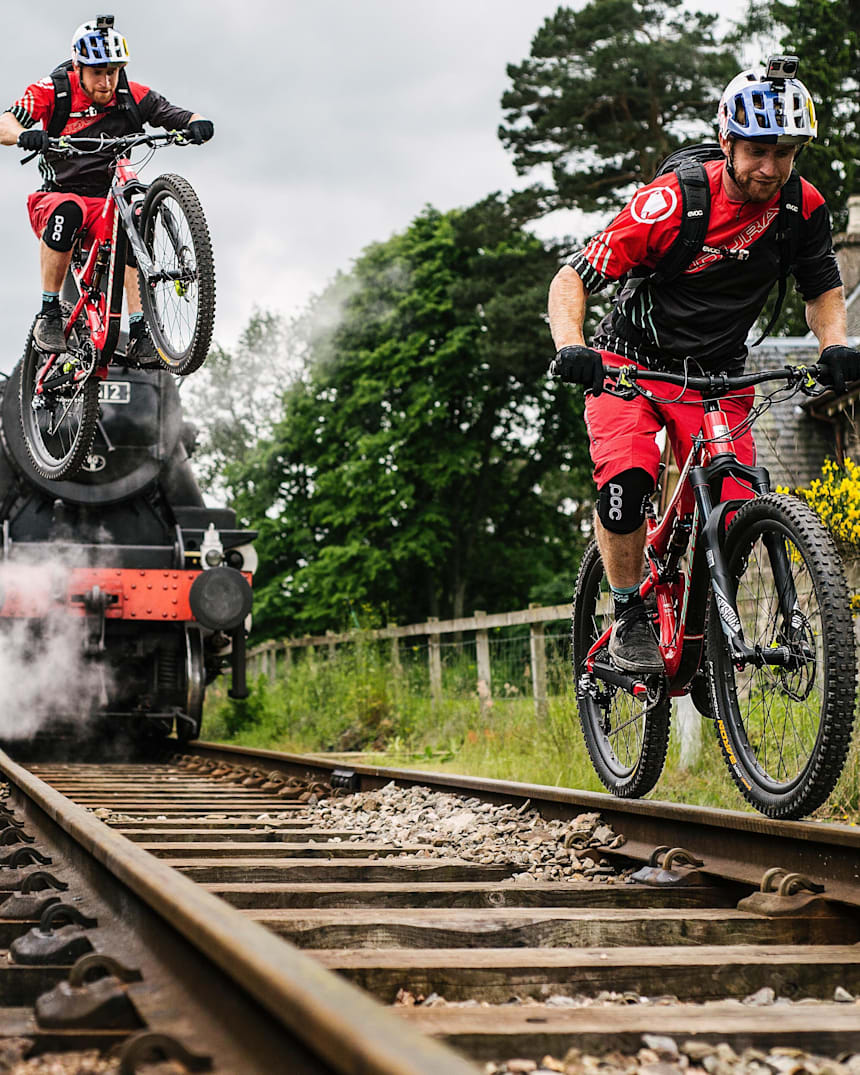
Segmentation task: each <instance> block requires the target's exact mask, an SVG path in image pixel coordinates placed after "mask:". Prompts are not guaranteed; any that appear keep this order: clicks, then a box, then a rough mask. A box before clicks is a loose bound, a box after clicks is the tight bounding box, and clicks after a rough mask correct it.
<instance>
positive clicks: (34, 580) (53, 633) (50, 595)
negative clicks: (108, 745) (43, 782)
mask: <svg viewBox="0 0 860 1075" xmlns="http://www.w3.org/2000/svg"><path fill="white" fill-rule="evenodd" d="M0 588H2V590H3V595H2V596H3V605H2V608H0V740H4V741H13V740H22V739H29V738H31V737H32V736H33V735H35V734H36V733H37V732H39V731H40V730H42V729H44V728H45V727H46V726H48V725H51V724H53V723H54V722H58V723H59V722H62V723H63V724H66V725H67V724H69V723H74V724H81V725H83V724H85V723H87V722H90V721H91V720H92V718H93V716H94V715H95V714H96V713H97V711H98V710H100V709H101V708H102V707H103V706H104V705H105V703H106V702H107V699H108V694H109V692H110V678H109V677H110V671H109V669H108V668H107V666H106V665H105V663H104V661H103V660H102V659H99V658H98V657H94V658H91V657H88V656H87V650H88V648H89V646H90V642H91V638H90V631H91V628H92V624H93V622H94V621H93V618H92V617H87V616H82V615H80V614H79V613H78V612H77V611H74V610H72V609H71V607H70V605H69V603H68V600H67V595H68V593H69V565H68V564H66V563H64V562H63V560H62V559H61V558H58V559H56V560H52V561H51V562H49V563H46V562H44V561H42V562H40V563H39V564H38V565H30V564H23V563H21V564H19V563H16V562H14V561H13V562H9V561H7V562H6V563H5V564H3V565H2V567H0ZM35 609H38V610H39V611H40V612H43V613H44V614H43V615H40V616H39V617H38V618H30V617H27V618H24V617H17V616H14V615H11V614H12V613H14V612H15V611H32V610H35Z"/></svg>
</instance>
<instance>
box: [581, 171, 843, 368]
mask: <svg viewBox="0 0 860 1075" xmlns="http://www.w3.org/2000/svg"><path fill="white" fill-rule="evenodd" d="M723 167H724V164H723V162H722V161H719V160H715V161H708V162H707V163H706V164H705V170H706V173H707V176H708V182H709V186H710V191H711V211H710V218H709V221H708V231H707V235H706V236H705V243H704V246H703V249H702V252H701V253H700V254H698V256H697V257H696V258H694V260H693V261H692V262H691V264H690V265H689V266H688V268H687V269H686V270H685V271H684V272H683V273H681V274H680V275H679V276H676V277H674V278H673V279H671V280H666V281H662V282H658V281H657V280H654V279H650V278H648V277H646V278H645V279H644V280H643V279H642V278H641V277H639V278H634V277H627V274H628V273H631V272H632V271H633V270H636V269H640V268H644V269H653V268H654V267H655V266H656V264H657V262H658V261H659V260H660V258H661V257H662V256H663V255H664V254H665V253H666V251H667V250H668V249H669V247H670V246H671V245H672V242H673V240H674V239H675V238H676V236H677V234H678V230H679V228H680V222H681V191H680V186H679V183H678V178H677V176H676V175H675V174H674V173H672V172H670V173H668V174H666V175H662V176H659V177H658V178H657V179H655V180H654V181H653V182H651V183H649V184H648V185H647V186H645V187H642V188H641V189H640V190H638V191H637V192H636V194H635V195H634V196H633V198H632V199H631V200H630V202H628V204H627V205H626V206H625V207H624V209H622V210H621V212H620V213H619V214H618V216H617V217H616V218H615V219H614V220H613V221H612V223H611V224H610V225H609V226H608V227H607V228H605V229H604V230H603V231H601V232H600V233H599V234H598V235H596V236H595V237H594V238H593V239H591V240H590V241H589V242H588V243H587V244H586V245H585V247H584V248H583V249H582V250H579V251H577V252H576V253H574V254H573V256H572V257H571V258H570V259H569V261H568V264H569V265H570V266H571V268H573V269H574V270H575V271H576V273H577V274H578V275H579V276H580V277H581V279H582V282H583V285H584V286H585V289H586V290H587V291H589V292H594V291H598V290H600V289H601V288H603V287H605V286H606V285H608V284H609V283H611V282H613V281H618V280H621V279H622V278H626V279H625V280H624V282H623V284H622V286H621V288H620V289H619V290H618V292H617V294H616V295H615V299H614V301H613V305H612V309H611V310H610V312H609V313H608V314H607V315H606V317H605V318H604V319H603V321H602V322H601V323H600V325H599V326H598V328H597V331H596V333H595V335H594V339H593V344H594V346H595V347H598V348H601V349H604V350H607V351H613V352H615V353H616V354H620V355H623V356H625V357H626V358H630V359H633V360H634V361H636V362H640V363H642V365H645V366H650V367H651V368H656V369H660V368H662V369H677V368H679V367H681V366H682V364H683V361H684V359H686V358H691V359H693V360H694V361H695V362H696V363H697V364H698V365H699V366H701V367H702V368H703V369H706V370H711V371H719V370H727V369H732V368H737V367H738V366H739V365H741V364H742V363H743V361H744V359H745V358H746V355H747V348H746V339H747V335H748V334H749V331H750V329H751V328H752V326H753V324H754V322H755V320H756V318H757V317H758V316H759V314H760V313H761V311H762V308H763V307H764V304H765V301H766V299H767V296H768V293H769V292H770V289H771V287H772V286H773V284H774V283H775V282H776V281H777V280H778V279H779V268H780V265H779V255H780V244H779V241H778V239H777V216H778V213H779V199H780V195H779V192H778V191H777V193H776V194H775V195H774V196H773V198H772V199H771V200H770V201H768V202H756V203H754V202H736V201H732V200H731V199H730V198H729V196H728V194H727V193H726V192H725V190H724V189H723V183H722V175H723ZM801 191H802V203H803V204H802V206H801V207H800V208H801V213H800V215H801V228H800V240H799V243H798V247H797V253H796V256H795V258H794V264H793V265H792V266H791V272H792V275H793V276H794V278H795V283H796V285H797V288H798V290H799V291H800V294H801V295H802V297H803V299H804V300H805V301H809V300H811V299H814V298H816V297H817V296H818V295H821V294H823V293H824V292H825V291H829V290H831V289H832V288H835V287H839V286H840V284H841V282H842V281H841V278H840V275H839V268H838V266H837V263H836V256H835V254H834V252H833V244H832V241H831V235H830V218H829V215H828V212H827V206H826V205H825V203H824V199H823V198H822V197H821V195H820V194H819V192H818V191H817V190H816V189H815V187H813V186H812V185H811V184H810V183H807V182H806V180H804V179H801Z"/></svg>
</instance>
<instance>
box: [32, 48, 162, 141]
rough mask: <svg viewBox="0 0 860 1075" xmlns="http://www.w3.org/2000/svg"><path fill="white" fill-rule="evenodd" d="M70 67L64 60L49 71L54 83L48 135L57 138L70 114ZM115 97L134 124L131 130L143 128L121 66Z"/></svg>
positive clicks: (67, 61) (69, 62)
mask: <svg viewBox="0 0 860 1075" xmlns="http://www.w3.org/2000/svg"><path fill="white" fill-rule="evenodd" d="M71 69H72V61H71V60H66V62H65V63H61V64H60V65H59V66H58V67H55V68H54V70H53V71H52V72H51V81H52V82H53V83H54V111H53V114H52V115H51V121H50V123H49V124H48V137H49V138H59V137H60V135H61V134H62V133H63V128H64V127H65V126H66V124H67V123H68V121H69V116H70V115H71V114H72V86H71V82H70V80H69V72H70V71H71ZM116 99H117V103H118V104H119V107H120V108H124V109H125V110H126V112H128V114H129V118H130V119H131V121H132V123H133V124H134V126H133V127H132V130H135V131H142V130H143V117H142V116H141V114H140V109H139V108H138V107H137V101H135V99H134V94H133V93H132V92H131V88H130V87H129V84H128V76H127V75H126V73H125V68H124V67H121V68H120V71H119V79H118V80H117V86H116Z"/></svg>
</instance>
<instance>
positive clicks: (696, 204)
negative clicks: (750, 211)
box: [631, 142, 802, 347]
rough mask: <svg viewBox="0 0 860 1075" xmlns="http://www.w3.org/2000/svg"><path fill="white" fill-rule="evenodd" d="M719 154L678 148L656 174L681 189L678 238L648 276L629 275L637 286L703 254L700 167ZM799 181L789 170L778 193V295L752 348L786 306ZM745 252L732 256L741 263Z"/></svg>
mask: <svg viewBox="0 0 860 1075" xmlns="http://www.w3.org/2000/svg"><path fill="white" fill-rule="evenodd" d="M722 158H723V151H722V149H720V146H719V143H718V142H698V143H696V144H695V145H691V146H682V147H681V148H680V149H676V150H675V151H674V153H670V154H669V156H668V157H666V159H665V160H664V161H663V162H662V164H661V165H660V166H659V168H658V169H657V171H656V173H655V175H654V178H655V179H656V178H657V177H658V176H661V175H666V174H667V173H668V172H674V173H675V175H676V176H677V177H678V184H679V186H680V188H681V209H682V213H681V227H680V228H679V230H678V235H677V237H676V239H675V241H674V242H673V243H672V245H671V246H670V247H669V249H668V250H667V251H666V253H665V254H664V255H663V257H662V258H661V259H660V261H659V262H658V263H657V265H655V266H654V268H653V269H652V270H651V271H650V272H647V271H643V272H642V273H641V274H640V273H639V272H636V273H633V274H631V275H633V276H634V277H636V278H637V279H641V280H646V279H647V280H655V281H656V282H657V283H662V282H663V281H664V280H672V279H674V277H676V276H680V274H681V273H682V272H683V271H684V270H685V269H686V268H687V266H688V265H690V264H691V262H692V261H693V260H694V259H695V258H696V257H698V255H699V254H700V253H701V252H702V250H703V249H705V236H706V235H707V233H708V221H709V218H710V213H711V189H710V187H709V186H708V178H707V174H706V173H705V167H704V164H705V161H711V160H721V159H722ZM801 197H802V193H801V187H800V176H799V175H798V174H797V172H796V171H793V170H792V173H791V175H790V176H789V179H788V182H787V183H786V184H785V186H784V187H783V188H782V192H781V194H780V199H779V216H778V217H777V221H776V227H777V236H776V237H777V242H778V243H779V292H778V294H777V298H776V303H775V305H774V308H773V314H772V315H771V319H770V321H769V322H768V326H767V328H766V329H765V330H764V332H763V333H762V334H761V336H760V337H759V338H758V339H757V340H756V342H755V343H754V344H753V347H757V346H758V345H759V344H760V343H761V341H762V340H763V339H764V338H765V336H767V335H768V334H769V333H770V331H771V329H772V328H773V326H774V325H775V324H776V321H777V318H778V317H779V313H780V310H781V309H782V304H783V301H784V300H785V292H786V281H787V279H788V274H789V271H790V269H791V266H792V264H793V263H794V259H795V256H796V253H797V248H798V245H799V242H800V206H801ZM719 252H720V253H721V254H723V255H728V256H732V252H730V251H727V250H723V249H721V250H720V251H719ZM745 253H746V252H745V251H739V252H738V254H737V255H735V256H739V257H743V256H744V255H745Z"/></svg>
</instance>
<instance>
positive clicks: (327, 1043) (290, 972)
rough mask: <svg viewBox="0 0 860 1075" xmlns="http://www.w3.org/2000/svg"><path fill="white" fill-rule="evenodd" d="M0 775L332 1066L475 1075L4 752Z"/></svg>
mask: <svg viewBox="0 0 860 1075" xmlns="http://www.w3.org/2000/svg"><path fill="white" fill-rule="evenodd" d="M0 773H2V774H3V776H4V777H5V778H6V779H7V780H9V781H10V783H12V784H14V785H15V786H16V787H17V788H18V789H19V790H20V791H21V793H22V794H24V795H26V796H27V797H28V798H29V799H30V800H32V801H33V802H34V803H35V804H36V805H37V806H38V807H39V809H41V810H42V811H44V813H45V814H46V815H47V816H48V817H49V818H51V819H52V820H53V821H54V822H55V823H56V824H57V825H58V826H59V827H60V828H61V829H63V830H64V831H65V832H66V833H67V834H68V835H69V836H70V837H72V838H73V839H74V840H75V841H76V842H77V843H78V844H79V845H80V846H81V847H83V848H84V849H85V850H86V851H87V852H88V853H89V854H90V855H91V856H92V857H93V858H94V859H96V860H97V861H98V862H100V863H101V864H102V865H103V866H104V867H105V868H107V869H108V870H109V871H110V873H111V874H112V875H113V876H114V877H116V878H117V879H118V880H120V881H121V882H122V883H123V884H124V885H126V886H127V888H129V889H130V890H131V891H132V892H134V893H135V895H137V896H138V897H139V898H140V899H142V900H143V901H144V902H145V903H146V904H147V905H148V906H149V907H150V908H151V909H152V910H154V911H155V912H156V913H157V914H159V915H160V916H161V917H162V918H164V919H165V920H166V921H168V922H169V923H170V925H171V926H172V927H173V928H174V929H175V930H177V931H178V932H179V933H181V934H182V935H183V936H184V937H185V938H186V939H187V940H188V941H190V942H191V943H192V945H193V946H194V947H195V948H196V949H197V950H198V951H200V952H202V953H203V954H204V955H205V956H206V957H207V958H208V959H210V960H211V961H212V962H214V963H215V964H216V965H217V966H218V967H219V968H221V970H222V971H224V972H225V973H226V974H228V975H229V976H230V978H231V979H232V980H234V981H236V982H237V983H238V984H239V985H241V987H242V988H243V989H244V990H245V991H246V992H247V993H249V994H250V995H251V996H252V997H253V998H254V1000H255V1001H256V1003H257V1004H258V1005H260V1006H261V1007H263V1008H264V1009H265V1010H266V1011H268V1013H269V1014H270V1015H271V1016H272V1017H274V1018H275V1019H276V1020H278V1021H279V1022H280V1023H281V1024H282V1025H283V1026H284V1027H285V1028H286V1029H287V1030H288V1031H289V1032H290V1033H291V1034H293V1035H294V1036H295V1037H296V1038H298V1039H299V1040H301V1041H302V1042H304V1043H305V1044H306V1045H307V1046H308V1048H309V1049H310V1050H311V1051H312V1052H313V1053H314V1054H315V1055H318V1056H320V1057H322V1058H323V1059H324V1060H325V1062H326V1063H327V1064H329V1065H330V1067H331V1069H332V1070H333V1071H335V1072H338V1073H343V1075H474V1072H475V1068H474V1067H473V1066H472V1065H471V1064H470V1063H468V1062H467V1061H466V1060H464V1059H463V1058H462V1057H460V1056H458V1055H457V1054H456V1053H454V1052H452V1051H450V1050H449V1049H448V1048H447V1047H446V1046H444V1045H442V1044H440V1043H438V1042H435V1041H433V1040H432V1039H429V1038H427V1037H425V1036H423V1035H421V1034H419V1033H417V1032H415V1031H413V1030H412V1029H411V1028H409V1027H408V1026H406V1025H404V1024H403V1023H402V1021H400V1020H398V1019H397V1018H395V1017H394V1016H393V1015H391V1014H389V1013H388V1012H386V1011H385V1009H384V1007H383V1006H382V1005H380V1004H379V1003H378V1002H376V1001H374V1000H372V999H371V998H370V997H368V996H367V994H365V993H364V992H362V991H361V990H360V989H357V988H356V987H354V986H352V985H350V984H349V983H348V982H346V981H344V980H342V979H340V978H338V977H337V976H336V975H335V974H333V973H331V972H329V971H327V970H325V969H324V968H323V967H322V966H321V965H320V963H319V962H318V961H317V960H315V959H313V958H312V957H310V956H307V955H304V954H303V953H302V952H300V951H299V950H298V949H296V948H294V947H293V946H292V945H290V944H288V943H287V942H285V941H282V940H280V939H279V938H277V937H275V936H273V935H272V933H271V932H270V931H269V930H267V929H265V928H264V927H263V926H260V925H258V924H257V923H255V922H252V921H250V920H248V919H247V918H246V917H245V916H243V915H241V914H240V913H239V912H237V911H236V910H234V909H233V908H231V907H230V906H228V905H227V904H226V903H225V902H224V901H222V900H220V899H218V898H217V897H216V896H213V895H211V894H210V893H208V892H206V891H205V890H204V889H203V888H201V886H199V885H197V884H195V883H194V882H193V881H190V880H188V879H187V878H186V877H183V876H182V875H181V874H180V873H178V872H177V871H175V870H174V869H172V868H171V867H169V866H167V865H165V864H164V863H162V862H160V861H159V860H158V859H157V858H155V857H154V856H153V855H151V854H149V853H148V852H146V851H143V850H141V849H140V848H138V847H137V846H136V845H135V844H134V843H132V842H131V841H129V840H127V839H126V838H125V837H124V836H121V835H119V834H117V833H115V832H114V831H113V830H111V829H110V828H109V827H108V826H107V825H105V824H104V823H103V822H101V821H99V820H98V819H97V818H96V817H94V816H93V815H92V814H91V813H89V812H88V811H86V810H84V809H83V808H82V807H79V806H77V805H75V804H74V803H72V802H71V801H70V800H69V799H67V798H66V797H65V796H64V795H62V794H60V793H59V792H57V791H55V790H54V789H53V788H52V787H50V785H48V784H46V783H45V782H44V781H43V780H40V779H39V778H38V777H36V776H34V775H33V774H32V773H30V772H29V771H28V770H27V769H25V768H23V767H22V766H20V765H18V764H17V763H16V762H15V761H13V760H12V759H11V758H10V757H9V756H8V755H7V754H6V753H4V752H3V751H0Z"/></svg>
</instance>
